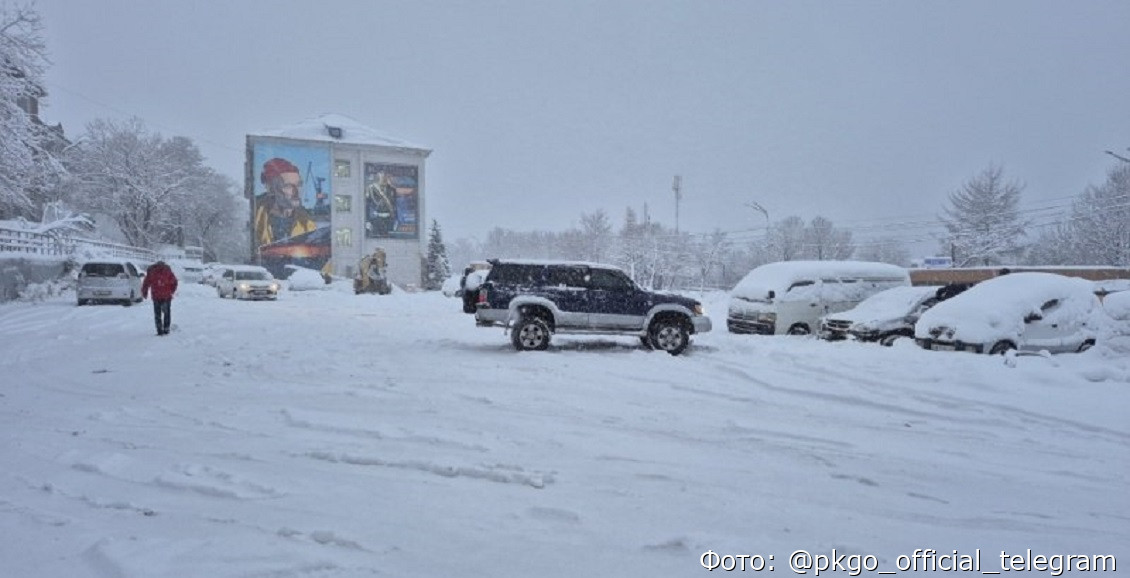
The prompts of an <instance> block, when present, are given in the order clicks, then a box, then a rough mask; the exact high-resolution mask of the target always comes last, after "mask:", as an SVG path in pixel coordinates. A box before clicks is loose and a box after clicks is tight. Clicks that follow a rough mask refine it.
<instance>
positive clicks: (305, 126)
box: [249, 114, 432, 153]
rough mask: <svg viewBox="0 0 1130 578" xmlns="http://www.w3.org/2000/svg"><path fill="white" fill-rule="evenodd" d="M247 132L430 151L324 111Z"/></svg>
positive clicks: (346, 117) (256, 134)
mask: <svg viewBox="0 0 1130 578" xmlns="http://www.w3.org/2000/svg"><path fill="white" fill-rule="evenodd" d="M328 127H336V128H340V129H341V132H342V136H341V138H340V139H336V138H333V137H331V136H330V133H329V130H328ZM249 135H250V136H268V137H278V138H291V139H298V140H314V141H325V142H340V143H347V144H359V145H376V146H384V147H395V148H404V149H414V150H420V151H424V152H425V153H431V152H432V151H431V149H429V148H427V147H424V146H420V145H417V144H413V143H410V142H408V141H404V140H401V139H398V138H395V137H391V136H388V135H386V134H382V133H380V132H379V131H377V130H375V129H373V128H370V127H368V126H365V125H363V124H361V123H359V122H357V121H355V120H353V119H352V118H349V117H348V116H344V115H340V114H323V115H320V116H316V117H313V118H308V119H306V120H304V121H302V122H299V123H296V124H292V125H289V126H284V127H281V128H277V129H274V130H264V131H259V132H255V133H249Z"/></svg>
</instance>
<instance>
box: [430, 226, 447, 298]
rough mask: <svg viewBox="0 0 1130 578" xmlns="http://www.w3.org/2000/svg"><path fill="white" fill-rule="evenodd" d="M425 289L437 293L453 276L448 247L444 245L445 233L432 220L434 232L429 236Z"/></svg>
mask: <svg viewBox="0 0 1130 578" xmlns="http://www.w3.org/2000/svg"><path fill="white" fill-rule="evenodd" d="M424 265H425V266H424V289H425V290H427V291H437V290H439V289H440V288H441V287H443V282H444V281H445V280H446V279H447V278H448V277H450V276H451V264H450V263H448V261H447V247H446V246H445V245H444V244H443V233H441V232H440V230H439V223H438V222H437V221H436V220H435V219H432V232H431V234H430V235H429V236H428V256H427V259H426V261H425V264H424Z"/></svg>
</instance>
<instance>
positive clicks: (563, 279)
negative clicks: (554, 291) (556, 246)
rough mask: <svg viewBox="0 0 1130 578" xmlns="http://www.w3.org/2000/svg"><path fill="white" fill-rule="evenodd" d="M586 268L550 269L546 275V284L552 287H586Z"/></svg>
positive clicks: (562, 267)
mask: <svg viewBox="0 0 1130 578" xmlns="http://www.w3.org/2000/svg"><path fill="white" fill-rule="evenodd" d="M586 269H587V268H586V267H572V266H560V267H550V268H549V271H547V272H546V273H547V274H546V279H545V284H546V285H548V286H550V287H584V286H585V277H586V273H588V271H587V270H586Z"/></svg>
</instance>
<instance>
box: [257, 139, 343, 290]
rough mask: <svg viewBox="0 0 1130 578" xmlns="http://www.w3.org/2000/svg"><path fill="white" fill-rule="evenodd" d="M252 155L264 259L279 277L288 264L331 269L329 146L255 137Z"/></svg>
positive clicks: (259, 250) (260, 254) (260, 248)
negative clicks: (280, 141)
mask: <svg viewBox="0 0 1130 578" xmlns="http://www.w3.org/2000/svg"><path fill="white" fill-rule="evenodd" d="M248 155H249V157H250V167H251V171H250V175H249V176H250V178H251V179H253V182H252V183H250V185H251V186H250V187H249V189H250V190H253V191H254V198H253V202H252V219H251V234H252V236H253V239H254V242H253V244H254V246H255V248H256V251H255V253H256V257H257V259H258V260H259V263H260V264H261V265H263V266H264V267H267V269H269V270H270V271H271V273H273V274H274V275H275V276H280V277H285V276H286V273H287V272H286V269H285V266H286V265H288V264H293V265H298V266H300V267H307V268H310V269H316V270H328V269H329V261H330V251H331V248H330V199H331V198H332V196H331V193H332V191H331V190H330V179H329V178H328V177H329V174H330V151H329V148H328V147H326V146H318V145H297V144H288V143H279V142H273V141H263V140H259V141H256V140H250V141H249V150H248Z"/></svg>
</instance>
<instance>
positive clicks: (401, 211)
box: [364, 163, 420, 239]
mask: <svg viewBox="0 0 1130 578" xmlns="http://www.w3.org/2000/svg"><path fill="white" fill-rule="evenodd" d="M364 184H365V236H366V237H368V238H370V239H418V238H420V234H419V228H418V226H417V223H416V220H417V217H418V213H417V207H418V205H419V193H420V185H419V167H416V166H415V165H390V164H384V163H365V183H364Z"/></svg>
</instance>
